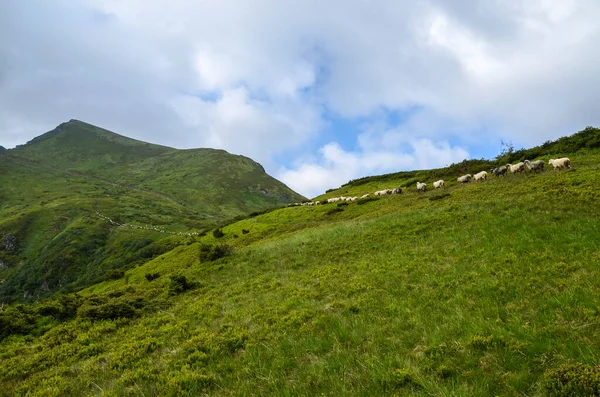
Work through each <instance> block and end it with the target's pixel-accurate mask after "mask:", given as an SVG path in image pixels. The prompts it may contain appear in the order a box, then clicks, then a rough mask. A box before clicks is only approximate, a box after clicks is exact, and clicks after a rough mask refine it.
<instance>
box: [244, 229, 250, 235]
mask: <svg viewBox="0 0 600 397" xmlns="http://www.w3.org/2000/svg"><path fill="white" fill-rule="evenodd" d="M248 233H250V230H246V229H242V234H248Z"/></svg>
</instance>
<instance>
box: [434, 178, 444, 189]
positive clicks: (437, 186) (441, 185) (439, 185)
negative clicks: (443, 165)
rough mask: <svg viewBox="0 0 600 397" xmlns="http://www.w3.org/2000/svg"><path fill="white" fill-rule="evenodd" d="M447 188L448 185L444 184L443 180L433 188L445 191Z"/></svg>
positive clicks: (435, 183) (437, 182)
mask: <svg viewBox="0 0 600 397" xmlns="http://www.w3.org/2000/svg"><path fill="white" fill-rule="evenodd" d="M445 187H446V184H445V183H444V180H443V179H440V180H439V181H435V182H433V188H434V189H443V188H445Z"/></svg>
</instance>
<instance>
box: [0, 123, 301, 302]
mask: <svg viewBox="0 0 600 397" xmlns="http://www.w3.org/2000/svg"><path fill="white" fill-rule="evenodd" d="M0 186H1V187H2V188H1V189H0V239H3V238H5V237H6V236H8V238H10V239H15V241H16V244H15V247H14V249H3V244H2V241H0V261H1V262H2V264H1V265H0V280H3V281H4V282H3V283H2V284H0V301H11V300H14V299H26V300H27V299H35V298H38V297H43V296H47V295H50V294H52V293H55V292H57V291H72V290H74V289H76V288H79V287H81V286H84V285H89V284H90V283H94V282H96V281H97V280H99V279H101V278H102V277H105V274H106V273H107V272H109V271H111V270H114V271H122V270H124V269H126V268H129V267H132V266H136V265H138V264H140V263H143V262H145V261H147V260H149V259H151V258H152V257H153V256H155V255H158V254H160V253H162V252H165V250H169V249H170V248H172V246H173V245H172V242H171V240H172V237H173V236H176V235H179V234H201V233H202V232H203V231H205V230H208V229H210V228H212V227H214V226H215V225H218V224H221V223H223V222H225V221H227V220H229V219H231V218H233V217H236V216H244V215H247V214H249V213H252V212H256V211H263V210H265V209H268V208H272V207H278V206H282V205H285V204H287V203H290V202H294V201H299V200H302V199H304V198H303V197H302V196H300V195H298V194H297V193H295V192H293V191H292V190H290V189H289V188H288V187H287V186H285V185H283V184H282V183H280V182H279V181H277V180H275V179H273V178H272V177H270V176H269V175H267V174H266V173H265V172H264V169H263V168H262V167H261V166H260V164H258V163H256V162H254V161H252V160H251V159H249V158H246V157H243V156H235V155H231V154H229V153H227V152H225V151H223V150H214V149H191V150H177V149H172V148H168V147H164V146H158V145H152V144H149V143H145V142H140V141H136V140H133V139H129V138H126V137H123V136H120V135H117V134H115V133H112V132H110V131H107V130H104V129H102V128H98V127H95V126H92V125H90V124H86V123H83V122H81V121H76V120H71V121H69V122H67V123H63V124H61V125H60V126H58V127H57V128H56V129H54V130H53V131H50V132H48V133H46V134H43V135H41V136H39V137H37V138H35V139H33V140H32V141H30V142H28V143H27V144H25V145H21V146H18V147H17V148H16V149H12V150H8V151H6V152H4V153H3V154H2V155H0ZM107 218H109V219H111V220H112V221H113V223H110V222H108V221H107ZM119 225H130V226H135V227H137V226H140V227H144V228H145V229H141V230H140V229H136V232H135V233H131V232H124V233H118V232H117V230H118V226H119Z"/></svg>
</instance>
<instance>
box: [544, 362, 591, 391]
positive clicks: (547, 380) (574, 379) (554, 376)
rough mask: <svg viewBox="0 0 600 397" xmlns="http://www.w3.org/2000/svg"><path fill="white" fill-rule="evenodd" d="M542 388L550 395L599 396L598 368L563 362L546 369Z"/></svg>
mask: <svg viewBox="0 0 600 397" xmlns="http://www.w3.org/2000/svg"><path fill="white" fill-rule="evenodd" d="M542 388H543V390H544V391H545V392H546V393H548V395H550V396H557V397H558V396H565V397H566V396H582V397H583V396H600V368H598V367H595V366H591V365H587V364H581V363H576V364H565V365H562V366H560V367H558V368H556V369H552V370H549V371H546V373H545V374H544V377H543V378H542Z"/></svg>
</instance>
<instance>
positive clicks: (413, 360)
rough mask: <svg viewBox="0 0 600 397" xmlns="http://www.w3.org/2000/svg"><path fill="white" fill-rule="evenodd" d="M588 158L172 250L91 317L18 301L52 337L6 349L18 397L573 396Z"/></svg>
mask: <svg viewBox="0 0 600 397" xmlns="http://www.w3.org/2000/svg"><path fill="white" fill-rule="evenodd" d="M570 157H571V160H572V161H573V164H574V169H572V170H569V171H563V172H558V171H556V172H555V171H546V172H544V173H541V174H537V175H510V176H508V177H506V178H491V179H490V180H489V181H487V182H485V183H479V184H476V183H471V184H467V185H464V186H457V185H453V184H450V186H449V187H447V188H446V189H445V191H444V192H440V191H429V192H426V193H424V194H417V193H416V192H414V190H411V189H409V190H408V191H406V192H405V193H404V194H403V195H394V196H388V197H383V198H380V199H377V200H372V201H368V202H365V203H363V204H361V205H359V204H358V203H350V204H349V205H347V206H343V207H339V208H341V209H343V211H340V212H335V213H329V212H330V210H331V209H332V208H338V207H337V206H336V205H335V204H328V205H324V206H314V207H290V208H282V209H277V210H274V211H270V212H267V213H264V214H260V215H257V216H254V217H251V218H247V219H243V220H240V221H239V222H235V223H231V224H228V225H226V226H224V227H222V228H221V229H220V230H221V231H222V232H223V236H221V237H218V238H217V237H215V236H214V235H213V233H207V234H206V235H205V236H203V237H194V238H190V237H172V241H173V244H174V248H173V249H172V250H168V251H165V252H163V253H161V254H160V255H157V256H155V257H154V258H152V259H149V260H148V261H147V262H144V263H139V264H138V265H137V266H135V267H132V268H129V269H128V270H127V271H126V272H125V274H124V276H123V277H121V278H119V279H116V280H106V281H103V282H100V283H96V284H94V285H92V286H90V287H88V288H86V289H84V290H82V291H80V292H79V294H78V296H79V298H78V299H80V301H78V302H79V304H80V307H79V309H77V312H76V314H75V315H74V317H72V318H71V319H66V320H59V319H57V318H55V317H53V316H41V315H40V314H37V315H36V314H35V313H36V310H37V313H40V310H39V307H40V306H42V305H44V304H46V303H39V304H37V305H31V306H26V307H24V308H19V307H16V306H10V310H16V311H17V312H18V313H21V314H20V315H21V316H22V317H23V316H25V317H26V315H27V311H29V312H31V314H30V316H31V318H32V319H33V320H32V321H34V324H33V325H30V328H31V329H30V330H29V331H27V332H16V333H14V334H12V335H10V336H8V337H6V338H5V339H4V340H2V341H1V342H0V352H1V353H0V363H1V365H0V384H1V385H2V386H1V387H0V395H1V394H9V393H10V394H17V395H19V394H25V393H29V395H69V394H70V395H102V394H107V395H145V396H149V395H166V396H175V395H203V394H208V395H217V396H220V395H222V396H227V395H277V396H280V395H294V396H297V395H306V396H309V395H310V396H312V395H336V396H338V395H364V396H372V395H424V396H425V395H442V396H443V395H446V396H472V395H528V396H539V395H546V394H549V393H554V394H553V395H569V394H565V393H568V392H564V393H563V394H560V393H561V392H560V390H561V389H560V385H559V386H557V384H556V382H555V383H549V382H551V381H552V382H554V381H555V380H556V379H559V380H560V379H571V380H572V379H579V378H578V377H579V376H580V375H581V374H582V373H583V374H585V376H586V378H585V379H587V380H588V381H589V382H594V379H595V378H594V376H596V375H595V374H596V372H595V371H596V370H595V369H593V367H595V366H597V365H598V364H599V363H600V357H599V356H600V355H599V354H598V352H599V351H600V346H599V345H598V341H600V299H599V298H598V297H599V296H600V291H599V289H600V287H599V286H600V274H599V273H598V263H600V229H599V228H598V225H599V224H600V211H599V204H598V203H600V192H599V191H598V189H597V186H598V184H599V183H600V166H599V165H598V164H600V153H598V152H597V151H583V152H579V153H577V154H570ZM401 183H402V181H401V180H392V181H389V180H388V181H387V182H386V184H385V185H384V183H381V181H379V182H378V181H370V182H367V183H364V184H359V185H356V186H347V187H343V188H342V190H344V191H343V192H342V191H334V192H330V193H328V194H329V195H330V197H334V196H339V195H342V194H345V193H348V195H359V194H360V193H361V192H363V191H364V192H371V193H372V192H373V191H375V190H378V189H379V187H380V186H381V188H385V187H388V186H387V184H401ZM243 230H245V231H246V233H244V232H243ZM135 232H136V231H121V230H117V231H115V233H118V234H119V233H135ZM115 241H117V240H115ZM216 245H226V246H227V247H228V251H227V252H228V255H227V256H224V257H222V258H218V256H219V255H215V256H211V255H204V256H203V258H204V260H203V261H201V260H200V259H199V258H200V252H201V247H202V252H204V253H206V252H212V251H209V250H208V249H207V247H210V246H216ZM147 274H158V275H159V276H158V277H156V278H154V279H153V280H152V281H149V280H148V279H147V278H146V275H147ZM181 277H185V279H184V280H185V283H184V284H185V285H186V286H188V288H187V290H185V289H183V288H182V289H176V290H174V289H173V282H174V280H182V278H181ZM180 284H181V283H180ZM103 305H104V306H103ZM106 305H108V306H106ZM11 313H12V312H11ZM23 313H24V314H23ZM90 313H92V314H93V315H94V316H103V317H105V318H108V319H103V320H94V319H93V318H90V317H89V316H90ZM97 313H102V314H97ZM111 313H125V315H124V316H125V317H121V318H116V319H110V317H111V316H112V314H111ZM12 315H14V316H17V314H12ZM15 318H16V317H15ZM23 321H25V320H23ZM577 371H581V372H577ZM570 382H571V381H570ZM557 390H559V391H557ZM564 390H582V389H581V388H580V389H578V388H576V387H571V388H570V389H564ZM588 390H590V389H588Z"/></svg>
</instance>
